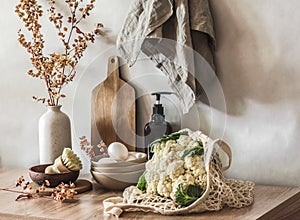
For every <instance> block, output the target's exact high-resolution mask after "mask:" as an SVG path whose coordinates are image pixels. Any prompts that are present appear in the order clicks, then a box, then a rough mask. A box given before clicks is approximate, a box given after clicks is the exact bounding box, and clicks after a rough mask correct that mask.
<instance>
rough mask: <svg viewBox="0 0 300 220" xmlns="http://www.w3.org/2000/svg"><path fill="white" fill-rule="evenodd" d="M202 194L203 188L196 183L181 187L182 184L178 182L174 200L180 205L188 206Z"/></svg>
mask: <svg viewBox="0 0 300 220" xmlns="http://www.w3.org/2000/svg"><path fill="white" fill-rule="evenodd" d="M202 194H203V189H202V188H201V187H200V186H198V185H191V184H190V185H188V186H187V187H186V188H185V189H183V185H182V184H179V185H178V188H177V190H176V192H175V199H176V202H177V203H178V204H179V205H181V206H189V205H191V204H192V203H193V202H195V201H196V200H197V199H198V198H200V197H201V196H202Z"/></svg>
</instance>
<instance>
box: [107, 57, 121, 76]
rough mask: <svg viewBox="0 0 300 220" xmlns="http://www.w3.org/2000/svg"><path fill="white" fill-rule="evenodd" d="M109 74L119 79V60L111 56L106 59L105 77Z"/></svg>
mask: <svg viewBox="0 0 300 220" xmlns="http://www.w3.org/2000/svg"><path fill="white" fill-rule="evenodd" d="M111 74H113V75H116V76H117V77H119V58H118V57H117V56H111V57H109V58H108V66H107V76H109V75H111Z"/></svg>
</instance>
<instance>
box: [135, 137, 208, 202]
mask: <svg viewBox="0 0 300 220" xmlns="http://www.w3.org/2000/svg"><path fill="white" fill-rule="evenodd" d="M151 147H152V151H153V152H154V155H153V157H152V159H151V160H149V161H148V162H147V163H146V171H145V173H144V174H143V175H142V176H141V178H140V181H139V183H138V188H139V189H141V190H142V191H145V192H147V193H150V194H155V195H160V196H163V197H168V198H171V199H172V200H174V201H175V202H177V203H178V204H179V205H182V206H187V205H190V204H191V203H193V202H194V201H195V200H196V199H198V198H199V197H200V196H201V195H202V194H203V192H204V191H205V189H206V178H207V177H206V170H205V165H204V160H203V152H204V146H203V143H202V142H201V141H199V140H193V139H192V138H191V137H190V136H189V135H188V133H187V132H185V131H180V132H176V133H172V134H170V135H168V136H164V137H163V138H161V139H159V140H157V141H155V142H153V143H152V144H151ZM141 183H142V184H141Z"/></svg>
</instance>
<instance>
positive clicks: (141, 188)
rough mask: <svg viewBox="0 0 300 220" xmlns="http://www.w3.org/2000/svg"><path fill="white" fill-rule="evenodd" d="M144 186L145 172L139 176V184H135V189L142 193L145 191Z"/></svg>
mask: <svg viewBox="0 0 300 220" xmlns="http://www.w3.org/2000/svg"><path fill="white" fill-rule="evenodd" d="M146 185H147V181H146V178H145V172H144V173H143V174H142V175H141V176H140V178H139V182H138V184H137V188H138V189H139V190H141V191H142V192H145V191H146Z"/></svg>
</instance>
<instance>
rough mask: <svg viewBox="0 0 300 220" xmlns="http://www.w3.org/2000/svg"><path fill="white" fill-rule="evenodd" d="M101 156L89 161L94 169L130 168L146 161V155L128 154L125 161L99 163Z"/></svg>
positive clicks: (140, 153) (111, 160) (139, 153)
mask: <svg viewBox="0 0 300 220" xmlns="http://www.w3.org/2000/svg"><path fill="white" fill-rule="evenodd" d="M102 158H103V156H101V155H99V156H95V157H93V158H92V159H91V164H92V166H94V167H124V166H131V165H135V164H137V163H144V162H146V160H147V154H145V153H142V152H129V158H128V159H127V160H126V161H117V160H113V159H110V160H104V161H101V160H100V159H102Z"/></svg>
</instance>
